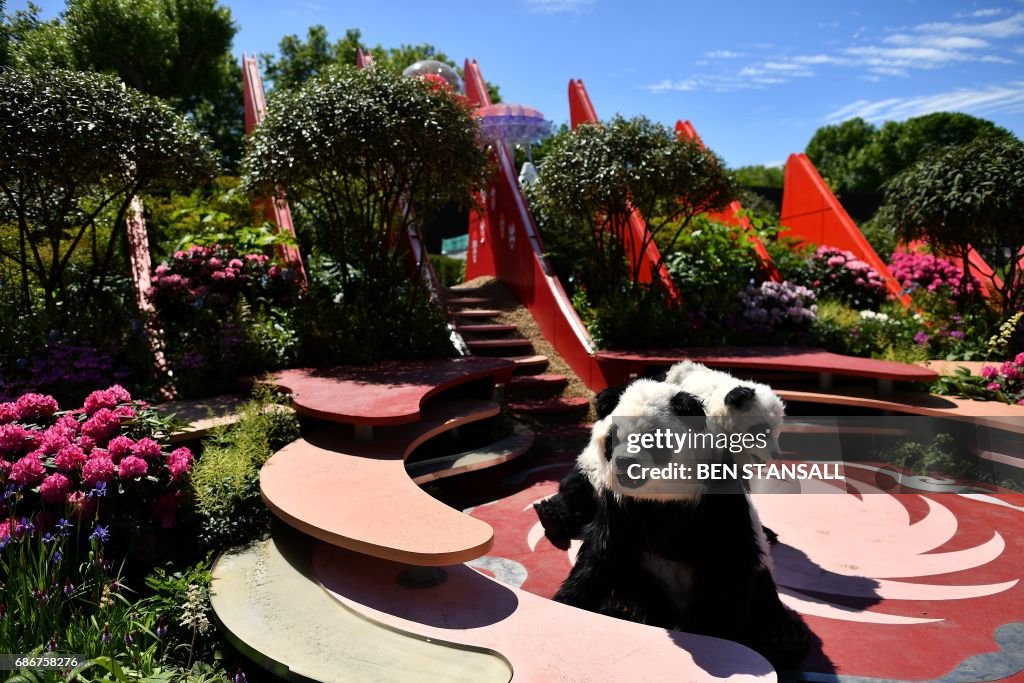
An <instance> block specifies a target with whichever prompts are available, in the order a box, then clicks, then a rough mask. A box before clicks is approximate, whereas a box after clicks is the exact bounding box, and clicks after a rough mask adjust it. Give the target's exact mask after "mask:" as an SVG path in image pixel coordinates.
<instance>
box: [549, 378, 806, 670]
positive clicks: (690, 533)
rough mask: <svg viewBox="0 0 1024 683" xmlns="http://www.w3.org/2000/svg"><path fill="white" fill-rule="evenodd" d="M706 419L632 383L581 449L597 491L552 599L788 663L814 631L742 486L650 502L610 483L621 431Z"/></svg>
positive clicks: (676, 399)
mask: <svg viewBox="0 0 1024 683" xmlns="http://www.w3.org/2000/svg"><path fill="white" fill-rule="evenodd" d="M703 414H704V411H703V409H702V407H701V403H700V401H699V400H698V399H697V398H696V397H694V396H693V395H690V394H687V393H686V392H683V391H681V390H680V389H679V387H678V386H674V385H671V384H667V383H661V382H655V381H651V380H638V381H637V382H634V383H633V384H632V385H630V386H629V387H628V388H627V389H626V390H625V391H624V392H623V394H622V398H621V402H620V403H619V405H618V406H617V407H616V409H615V410H613V411H612V413H611V415H610V416H606V417H605V418H604V419H602V420H600V421H599V422H598V423H596V424H595V426H594V429H593V432H592V435H591V440H590V442H589V443H588V445H587V449H586V450H587V451H588V452H590V453H591V454H596V455H597V456H598V462H597V465H596V467H595V472H593V473H591V476H593V477H595V478H596V479H598V480H600V482H601V483H602V484H603V485H602V486H601V487H600V489H599V490H600V493H599V497H598V499H597V502H596V505H595V511H594V518H593V521H592V522H591V523H590V524H589V525H587V526H586V528H585V529H584V532H583V544H582V546H581V547H580V551H579V554H578V555H577V559H576V564H575V566H574V567H573V569H572V571H571V573H570V574H569V577H568V578H567V579H566V580H565V582H564V583H563V584H562V587H561V589H560V590H559V591H558V593H557V594H556V595H555V599H556V600H558V601H559V602H563V603H566V604H569V605H573V606H575V607H580V608H583V609H587V610H590V611H594V612H598V613H601V614H606V615H609V616H614V617H619V618H624V619H629V620H631V621H637V622H640V623H645V624H650V625H653V626H659V627H663V628H672V629H679V630H684V631H688V632H691V633H699V634H703V635H709V636H715V637H720V638H726V639H730V640H734V641H737V642H740V643H743V644H745V645H747V646H749V647H751V648H753V649H754V650H757V651H758V652H760V653H761V654H762V655H764V656H765V657H766V658H767V659H768V660H769V661H770V662H772V663H773V664H774V665H775V666H778V667H790V666H793V665H795V664H796V663H798V662H799V661H800V660H801V659H802V658H803V657H804V655H805V654H806V651H807V649H808V647H809V643H810V633H809V631H808V630H807V628H806V626H805V625H804V624H803V622H802V621H801V620H800V619H799V617H797V616H796V615H795V614H793V613H791V612H790V611H789V610H787V609H786V608H785V607H784V606H783V605H782V603H781V602H780V600H779V597H778V592H777V590H776V587H775V583H774V580H773V579H772V574H771V570H770V567H769V566H768V558H767V557H766V548H765V547H764V544H763V541H762V540H761V534H760V528H759V523H758V522H757V521H756V515H754V514H752V509H751V506H750V502H749V498H748V497H747V496H746V495H745V492H744V491H743V490H742V488H741V487H740V486H739V484H738V483H733V484H731V485H732V486H735V488H736V490H735V491H733V492H732V494H728V493H726V494H722V493H716V494H713V495H699V494H697V495H688V494H684V493H680V494H678V495H666V494H657V495H651V494H645V493H643V492H642V489H638V490H637V491H635V492H634V491H632V490H630V489H628V488H623V487H617V486H616V485H615V481H616V480H615V477H616V476H617V470H616V466H617V465H618V464H619V463H616V462H614V459H615V458H616V457H623V453H622V449H621V448H619V449H618V451H617V450H616V449H617V447H618V446H621V444H622V443H624V442H625V439H626V433H622V432H624V431H629V432H632V431H644V427H643V424H644V423H643V422H642V420H643V418H648V417H659V416H664V415H677V416H681V417H695V416H701V415H703ZM627 424H632V425H635V428H630V427H627V426H626V425H627ZM617 453H618V455H616V454H617ZM626 457H628V456H626Z"/></svg>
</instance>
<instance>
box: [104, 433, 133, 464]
mask: <svg viewBox="0 0 1024 683" xmlns="http://www.w3.org/2000/svg"><path fill="white" fill-rule="evenodd" d="M134 446H135V442H134V441H132V440H131V439H130V438H128V437H127V436H125V435H124V434H120V435H118V436H115V437H114V438H113V439H111V440H110V442H109V443H108V444H107V451H109V452H110V458H111V459H112V460H113V461H114V462H115V463H118V462H121V458H123V457H124V456H126V455H131V454H132V448H133V447H134Z"/></svg>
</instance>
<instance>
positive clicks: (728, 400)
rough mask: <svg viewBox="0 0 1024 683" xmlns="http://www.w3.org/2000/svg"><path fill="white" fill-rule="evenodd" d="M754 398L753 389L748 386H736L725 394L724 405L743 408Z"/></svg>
mask: <svg viewBox="0 0 1024 683" xmlns="http://www.w3.org/2000/svg"><path fill="white" fill-rule="evenodd" d="M752 400H754V390H753V389H751V388H750V387H736V388H734V389H732V390H731V391H730V392H729V393H728V394H726V395H725V405H727V406H730V407H732V408H743V406H745V405H746V404H747V403H749V402H750V401H752Z"/></svg>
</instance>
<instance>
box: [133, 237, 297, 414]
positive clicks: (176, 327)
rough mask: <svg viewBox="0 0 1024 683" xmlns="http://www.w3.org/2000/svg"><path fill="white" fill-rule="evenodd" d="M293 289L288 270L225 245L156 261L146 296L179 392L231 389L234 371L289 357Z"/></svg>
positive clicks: (259, 255)
mask: <svg viewBox="0 0 1024 683" xmlns="http://www.w3.org/2000/svg"><path fill="white" fill-rule="evenodd" d="M297 293H298V289H297V283H296V281H295V278H294V277H293V273H292V271H291V270H290V269H287V268H282V267H281V266H279V265H277V264H275V263H273V262H272V261H271V260H270V258H268V257H267V256H266V255H265V254H262V253H240V252H238V251H236V250H235V249H234V248H232V247H231V246H229V245H219V244H214V245H210V246H198V245H197V246H193V247H191V248H189V249H188V250H184V251H183V250H179V251H176V252H175V253H174V256H173V258H172V259H171V261H170V262H169V263H165V264H161V265H160V266H157V268H156V269H155V270H154V272H153V286H152V287H151V288H150V291H149V296H150V297H151V299H152V301H153V303H154V305H155V306H156V309H157V316H158V318H159V320H160V322H161V324H162V326H163V329H164V333H165V335H166V340H167V349H168V357H169V360H170V364H171V367H172V368H173V370H174V381H175V386H176V388H177V389H178V392H179V394H180V395H182V396H183V397H188V396H197V395H210V394H211V393H216V392H218V391H223V390H225V389H230V388H233V387H234V384H235V381H236V378H237V376H238V375H239V374H242V373H245V372H256V371H262V370H268V369H274V368H277V367H280V366H281V364H282V363H283V362H286V361H287V359H288V357H289V356H288V353H289V350H290V347H291V346H293V345H294V343H295V333H294V331H293V330H292V329H291V326H290V323H289V319H288V310H289V307H290V306H291V304H293V303H294V302H295V300H296V296H297Z"/></svg>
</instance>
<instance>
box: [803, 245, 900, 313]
mask: <svg viewBox="0 0 1024 683" xmlns="http://www.w3.org/2000/svg"><path fill="white" fill-rule="evenodd" d="M802 270H803V271H804V272H803V273H801V276H802V279H803V280H804V284H806V285H807V286H809V287H810V288H811V289H813V290H814V291H815V292H817V293H818V298H819V299H830V298H831V299H839V300H840V301H843V302H845V303H848V304H850V305H851V306H853V307H854V308H856V309H857V310H867V309H877V308H878V307H879V306H880V305H881V304H882V303H883V302H884V301H885V300H886V297H887V295H886V290H885V281H884V280H882V276H881V275H879V273H878V271H877V270H875V269H874V268H872V267H871V266H869V265H868V264H867V263H865V262H864V261H861V260H860V259H858V258H856V257H855V256H854V255H853V254H852V253H851V252H849V251H844V250H842V249H837V248H835V247H830V246H821V247H818V249H817V251H815V252H814V254H813V255H812V256H811V258H810V259H809V260H808V262H807V264H806V265H805V266H804V267H803V269H802Z"/></svg>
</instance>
